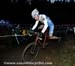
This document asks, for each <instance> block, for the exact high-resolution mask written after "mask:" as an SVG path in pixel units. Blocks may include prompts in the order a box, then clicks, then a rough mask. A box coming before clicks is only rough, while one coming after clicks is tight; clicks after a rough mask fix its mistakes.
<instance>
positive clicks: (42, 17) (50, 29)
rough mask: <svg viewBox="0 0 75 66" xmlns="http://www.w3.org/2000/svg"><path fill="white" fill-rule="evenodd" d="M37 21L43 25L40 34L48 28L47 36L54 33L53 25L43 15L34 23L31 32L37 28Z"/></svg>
mask: <svg viewBox="0 0 75 66" xmlns="http://www.w3.org/2000/svg"><path fill="white" fill-rule="evenodd" d="M39 21H40V22H41V23H43V24H44V27H43V29H42V31H41V32H42V33H44V32H45V31H46V30H47V28H48V27H49V35H50V36H52V34H53V31H54V24H53V22H52V21H51V19H50V18H49V17H47V16H46V15H44V14H40V15H39V20H37V21H36V22H35V24H34V26H33V27H32V30H35V28H36V27H37V26H38V23H39Z"/></svg>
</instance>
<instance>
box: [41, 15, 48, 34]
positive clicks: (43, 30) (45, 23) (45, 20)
mask: <svg viewBox="0 0 75 66" xmlns="http://www.w3.org/2000/svg"><path fill="white" fill-rule="evenodd" d="M43 22H44V27H43V29H42V31H41V32H42V33H44V32H45V31H46V29H47V27H48V24H47V19H46V17H45V16H44V21H43Z"/></svg>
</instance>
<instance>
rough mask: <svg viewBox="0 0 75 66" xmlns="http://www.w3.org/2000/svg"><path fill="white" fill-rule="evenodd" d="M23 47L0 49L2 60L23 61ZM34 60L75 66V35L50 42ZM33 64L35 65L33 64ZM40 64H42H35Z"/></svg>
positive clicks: (56, 65) (57, 65)
mask: <svg viewBox="0 0 75 66" xmlns="http://www.w3.org/2000/svg"><path fill="white" fill-rule="evenodd" d="M23 49H24V46H23V47H18V48H12V49H10V50H9V49H8V50H6V51H5V50H4V51H1V50H0V53H1V55H0V61H1V62H3V61H13V62H14V61H15V62H18V61H21V54H22V51H23ZM34 62H49V63H51V64H50V65H41V66H75V36H68V37H65V38H64V39H63V40H61V41H60V42H58V41H52V42H49V44H48V46H47V47H46V49H40V52H39V54H38V56H37V57H36V59H35V60H34ZM25 66H27V65H25ZM32 66H33V65H32ZM35 66H40V65H35Z"/></svg>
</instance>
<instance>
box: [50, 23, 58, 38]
mask: <svg viewBox="0 0 75 66" xmlns="http://www.w3.org/2000/svg"><path fill="white" fill-rule="evenodd" d="M53 32H54V24H52V25H49V39H59V37H57V36H53Z"/></svg>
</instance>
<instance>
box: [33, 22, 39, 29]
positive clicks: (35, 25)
mask: <svg viewBox="0 0 75 66" xmlns="http://www.w3.org/2000/svg"><path fill="white" fill-rule="evenodd" d="M38 23H39V21H36V22H35V24H34V26H33V27H32V30H35V28H36V27H37V26H38Z"/></svg>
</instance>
